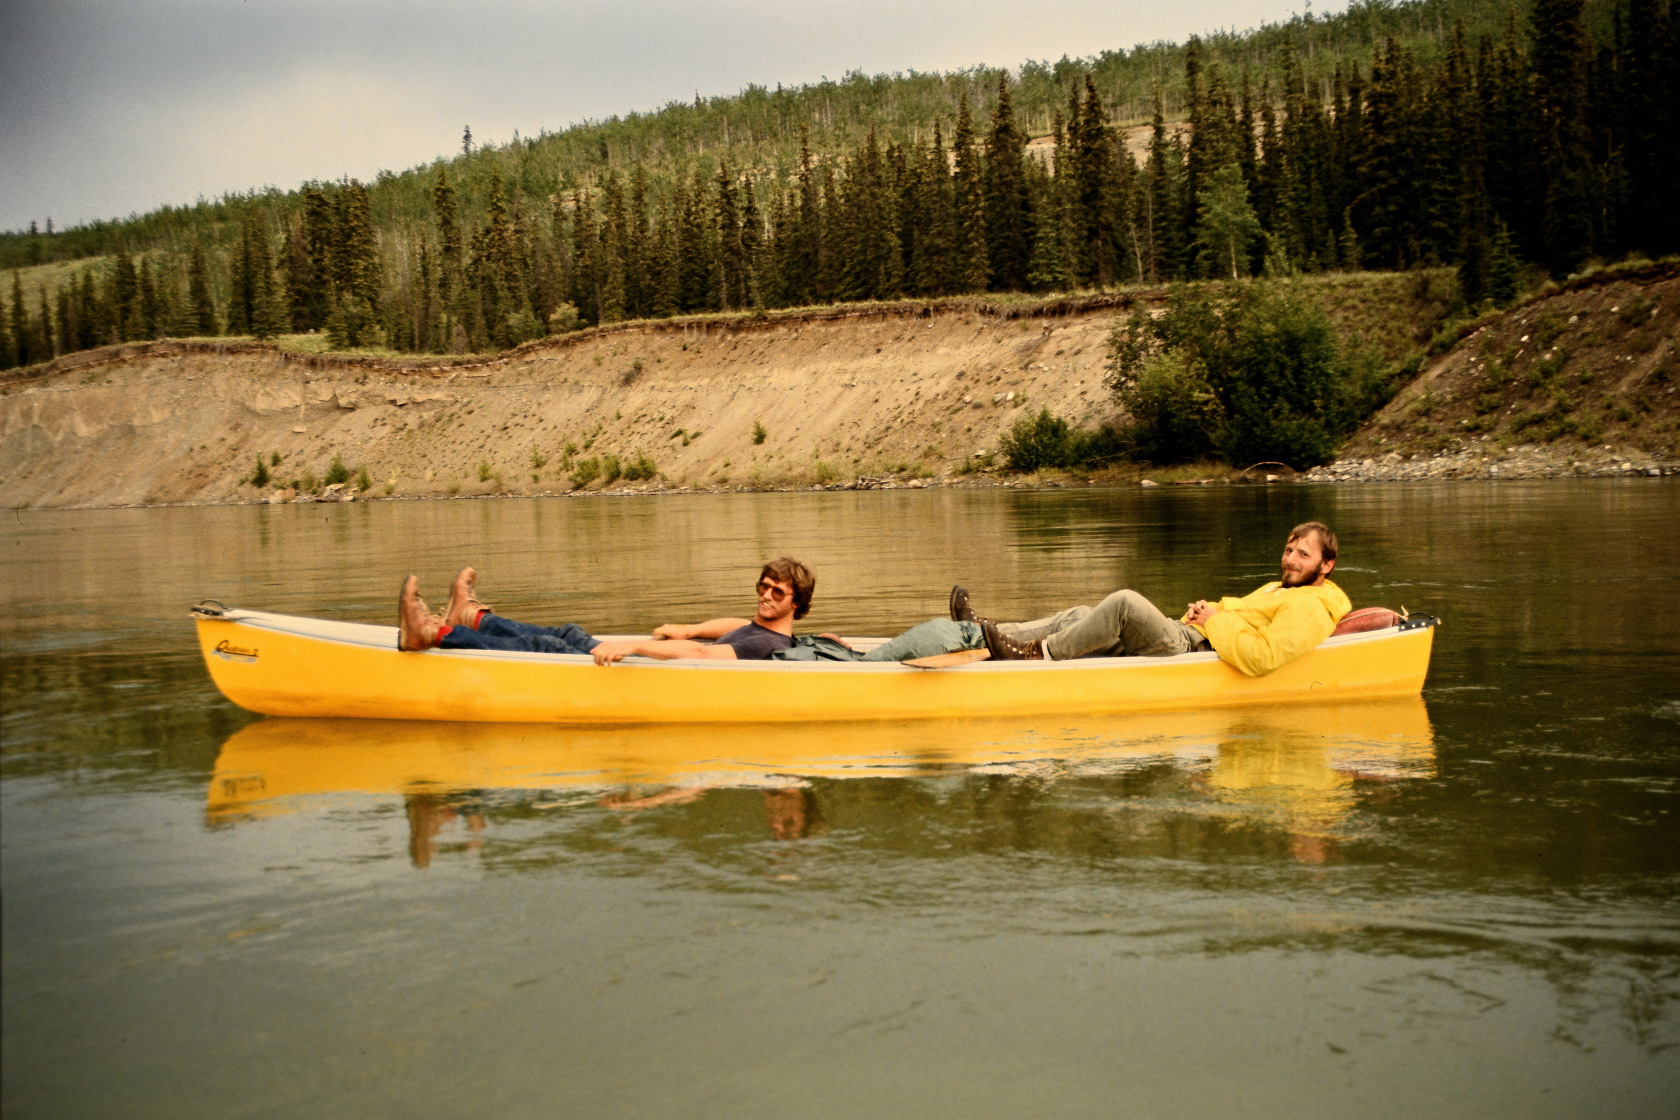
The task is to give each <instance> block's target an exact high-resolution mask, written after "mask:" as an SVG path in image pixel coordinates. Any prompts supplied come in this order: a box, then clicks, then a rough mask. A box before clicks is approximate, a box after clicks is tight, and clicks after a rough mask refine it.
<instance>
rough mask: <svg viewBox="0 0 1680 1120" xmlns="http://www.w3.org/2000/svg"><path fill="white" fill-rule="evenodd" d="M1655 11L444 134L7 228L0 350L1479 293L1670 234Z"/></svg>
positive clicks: (1484, 20)
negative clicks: (213, 187) (499, 139)
mask: <svg viewBox="0 0 1680 1120" xmlns="http://www.w3.org/2000/svg"><path fill="white" fill-rule="evenodd" d="M1672 17H1673V12H1672V2H1671V0H1535V2H1534V3H1533V4H1532V5H1529V6H1517V7H1508V6H1506V5H1505V4H1503V3H1495V2H1493V0H1415V2H1410V3H1399V4H1388V3H1381V2H1375V0H1373V2H1365V3H1355V4H1354V5H1353V6H1352V7H1351V8H1350V9H1349V10H1348V11H1347V12H1346V13H1344V14H1341V15H1334V16H1327V17H1313V16H1310V15H1309V16H1303V17H1298V18H1296V19H1293V20H1291V21H1290V22H1288V23H1286V24H1279V25H1272V26H1267V27H1265V28H1262V29H1261V30H1259V31H1255V32H1251V33H1247V34H1242V35H1234V34H1233V35H1218V36H1210V37H1205V38H1199V39H1197V38H1193V39H1191V40H1190V41H1189V42H1188V43H1186V44H1183V45H1182V46H1179V45H1171V44H1160V43H1157V44H1151V45H1147V46H1140V47H1138V48H1136V49H1135V50H1132V51H1124V50H1122V51H1114V52H1107V53H1104V54H1103V55H1101V56H1099V57H1097V58H1093V59H1079V60H1071V59H1064V60H1062V61H1061V62H1058V63H1054V64H1047V63H1029V64H1026V65H1024V66H1023V67H1021V69H1020V70H1019V72H1001V71H985V70H975V71H966V72H960V73H955V74H947V75H939V74H910V75H893V76H880V77H874V78H870V77H866V76H864V75H861V74H853V75H849V76H847V77H846V78H845V79H844V80H842V81H839V82H826V81H825V82H822V83H818V84H814V85H810V86H805V87H801V88H798V89H781V88H777V89H776V90H768V89H763V88H760V87H748V88H747V89H746V90H745V91H743V92H742V93H741V94H739V95H737V96H735V97H730V98H715V99H712V100H710V101H703V100H697V101H696V102H695V103H694V104H692V105H686V104H676V103H673V104H671V105H668V106H666V107H665V108H663V109H661V110H658V111H656V112H651V113H645V114H643V113H633V114H630V115H629V116H626V117H624V118H614V119H611V120H608V121H603V122H590V123H586V124H583V125H579V126H576V127H572V128H568V129H566V130H565V131H563V132H559V133H555V134H547V135H543V136H539V137H536V138H532V139H520V138H518V137H515V138H514V139H513V140H511V141H509V142H508V143H506V144H500V145H485V146H482V147H475V146H474V145H473V144H472V142H471V139H470V137H466V138H464V140H463V145H462V152H461V154H460V155H458V156H456V157H455V158H453V159H449V160H442V159H440V160H438V161H436V162H435V163H434V164H432V165H429V166H426V167H421V168H415V169H411V170H409V171H407V172H404V173H402V174H393V173H389V172H381V173H380V174H379V175H378V177H377V178H376V179H375V181H374V182H372V183H369V184H363V183H360V182H357V181H354V180H351V181H347V182H340V183H307V184H304V185H302V186H301V187H300V188H299V189H298V190H296V191H291V192H280V191H278V190H270V191H266V192H255V193H252V194H249V195H236V196H227V197H224V198H222V199H221V200H219V201H217V202H201V203H200V204H198V205H196V206H192V207H185V208H169V207H166V208H162V209H159V210H157V211H153V212H151V213H149V214H145V215H139V216H135V217H131V218H129V219H126V220H123V221H114V222H96V223H91V224H89V225H86V226H80V227H73V228H70V229H65V230H58V231H54V232H42V231H36V230H32V231H29V232H27V233H11V234H5V235H0V265H4V266H6V267H11V268H13V269H14V270H16V269H19V268H22V267H30V272H31V280H32V283H31V284H29V285H28V286H26V285H25V283H24V279H23V277H22V275H21V274H20V273H19V272H17V271H14V274H13V277H12V280H11V283H10V284H9V285H7V286H6V287H7V288H8V289H9V290H4V291H0V305H3V313H0V362H3V363H4V364H5V365H8V366H11V365H18V364H28V363H33V362H37V361H41V360H45V359H47V358H50V357H52V356H54V355H55V354H59V353H64V352H68V351H72V350H78V349H84V348H87V347H91V346H95V345H101V344H104V343H108V342H112V341H121V340H129V339H142V338H155V337H162V336H189V335H205V334H218V333H228V334H254V335H257V336H258V337H267V336H273V335H276V334H284V333H289V332H303V331H310V330H319V331H323V332H326V333H327V334H329V335H330V337H331V340H332V342H333V344H334V345H336V346H340V347H355V346H381V347H388V348H391V349H396V350H401V351H421V352H464V351H485V350H494V349H501V348H505V347H508V346H511V345H515V344H517V343H519V342H522V341H526V340H528V339H531V338H533V337H538V336H541V335H544V334H548V333H556V332H561V331H565V330H569V329H572V328H574V327H577V326H586V325H591V324H596V323H604V322H612V321H616V320H622V319H627V318H643V317H655V316H664V315H671V314H677V313H688V312H695V311H709V310H710V311H747V310H751V309H754V308H777V307H787V306H797V305H804V304H814V303H828V302H834V301H848V300H880V299H895V298H903V297H934V296H941V295H949V294H958V293H968V292H979V291H992V292H1024V291H1031V292H1046V291H1057V290H1082V289H1091V288H1109V287H1113V286H1116V285H1122V284H1128V283H1138V282H1141V283H1158V282H1160V281H1163V280H1170V279H1177V278H1188V277H1198V276H1216V277H1218V276H1244V275H1251V274H1257V273H1260V272H1264V271H1286V270H1300V271H1307V272H1312V271H1319V270H1326V269H1353V268H1359V267H1364V268H1383V269H1403V268H1411V267H1415V266H1419V265H1429V264H1451V265H1455V266H1456V267H1457V269H1458V273H1459V276H1460V288H1461V294H1462V297H1463V299H1464V301H1465V302H1466V303H1467V304H1471V305H1474V304H1478V303H1481V302H1484V301H1492V302H1494V303H1501V302H1504V301H1507V300H1509V299H1511V298H1512V297H1513V295H1514V294H1515V292H1516V290H1517V287H1518V284H1519V280H1520V276H1521V275H1522V273H1523V270H1524V269H1525V268H1526V267H1530V266H1536V267H1538V268H1539V269H1543V270H1544V271H1546V272H1549V273H1551V274H1553V275H1560V276H1561V275H1564V274H1567V273H1569V272H1571V271H1574V270H1576V269H1578V268H1579V267H1581V266H1582V265H1583V264H1584V263H1586V262H1587V261H1589V260H1591V259H1594V258H1598V259H1611V258H1619V257H1622V256H1625V255H1627V254H1629V253H1640V252H1642V253H1646V254H1651V255H1658V254H1663V253H1668V252H1673V251H1674V250H1675V249H1676V247H1677V242H1680V236H1677V228H1676V220H1675V217H1674V215H1673V212H1672V207H1668V206H1665V205H1663V203H1664V202H1665V201H1666V198H1667V195H1668V194H1669V193H1671V191H1672V183H1673V182H1675V181H1676V171H1677V170H1680V168H1677V167H1676V152H1675V145H1674V144H1673V143H1672V139H1673V136H1674V126H1675V123H1676V122H1675V120H1674V108H1673V106H1674V104H1675V102H1676V100H1677V97H1676V87H1677V83H1676V51H1675V49H1674V48H1675V35H1674V25H1673V18H1672ZM1139 124H1142V125H1143V126H1144V127H1146V128H1147V129H1148V132H1147V141H1148V142H1147V146H1146V147H1144V148H1142V149H1141V151H1140V154H1139V155H1138V156H1134V154H1133V150H1132V148H1131V146H1129V145H1128V144H1127V143H1126V130H1127V129H1128V128H1131V127H1134V126H1137V125H1139ZM77 262H80V263H77ZM49 264H50V265H53V267H51V268H42V267H39V266H42V265H49Z"/></svg>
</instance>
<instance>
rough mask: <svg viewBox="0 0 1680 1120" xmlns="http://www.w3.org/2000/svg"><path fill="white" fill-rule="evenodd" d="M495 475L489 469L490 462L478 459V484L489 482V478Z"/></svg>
mask: <svg viewBox="0 0 1680 1120" xmlns="http://www.w3.org/2000/svg"><path fill="white" fill-rule="evenodd" d="M495 473H496V472H495V471H494V470H492V469H491V467H490V460H488V459H480V460H479V461H478V480H479V481H480V482H489V481H490V479H491V476H493V475H494V474H495Z"/></svg>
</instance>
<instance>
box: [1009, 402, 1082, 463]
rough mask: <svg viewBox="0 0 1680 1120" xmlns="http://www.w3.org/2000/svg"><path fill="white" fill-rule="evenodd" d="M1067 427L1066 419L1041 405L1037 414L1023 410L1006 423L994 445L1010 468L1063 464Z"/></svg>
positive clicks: (1066, 451)
mask: <svg viewBox="0 0 1680 1120" xmlns="http://www.w3.org/2000/svg"><path fill="white" fill-rule="evenodd" d="M1069 430H1070V428H1069V425H1068V422H1067V421H1066V420H1063V419H1062V418H1061V417H1060V416H1053V415H1051V413H1050V410H1049V409H1048V408H1041V409H1039V410H1038V413H1037V415H1034V414H1032V413H1026V414H1024V415H1022V416H1021V417H1020V419H1018V420H1016V421H1015V423H1014V424H1012V425H1010V428H1009V431H1007V432H1005V433H1004V435H1003V438H1002V439H1000V440H999V441H998V448H999V450H1001V451H1002V452H1003V453H1004V455H1005V456H1007V457H1008V459H1009V469H1010V470H1013V471H1023V472H1031V471H1036V470H1042V469H1043V468H1045V467H1060V466H1065V465H1066V463H1067V455H1068V432H1069Z"/></svg>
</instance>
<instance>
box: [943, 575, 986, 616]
mask: <svg viewBox="0 0 1680 1120" xmlns="http://www.w3.org/2000/svg"><path fill="white" fill-rule="evenodd" d="M951 621H952V622H984V621H986V620H985V618H984V617H982V616H980V615H977V614H975V613H974V608H973V607H972V606H971V605H969V602H968V588H966V587H964V586H963V585H962V584H960V583H959V584H957V585H956V586H954V587H952V588H951Z"/></svg>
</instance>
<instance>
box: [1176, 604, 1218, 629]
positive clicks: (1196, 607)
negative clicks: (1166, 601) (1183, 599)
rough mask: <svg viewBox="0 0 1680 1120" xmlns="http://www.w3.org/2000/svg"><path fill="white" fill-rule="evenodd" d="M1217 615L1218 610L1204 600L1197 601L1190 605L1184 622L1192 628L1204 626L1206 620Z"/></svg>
mask: <svg viewBox="0 0 1680 1120" xmlns="http://www.w3.org/2000/svg"><path fill="white" fill-rule="evenodd" d="M1218 613H1219V608H1218V607H1217V606H1215V605H1214V604H1213V603H1210V602H1208V601H1207V600H1206V599H1197V600H1196V601H1195V602H1194V603H1191V604H1190V609H1189V611H1187V612H1186V613H1185V615H1184V621H1186V622H1188V623H1190V624H1191V625H1193V626H1206V625H1207V620H1208V619H1210V618H1212V617H1213V616H1214V615H1216V614H1218Z"/></svg>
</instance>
